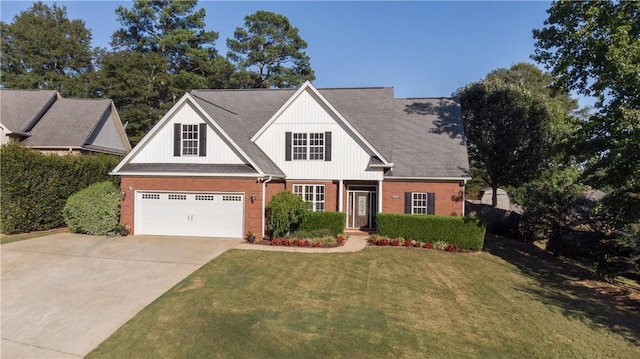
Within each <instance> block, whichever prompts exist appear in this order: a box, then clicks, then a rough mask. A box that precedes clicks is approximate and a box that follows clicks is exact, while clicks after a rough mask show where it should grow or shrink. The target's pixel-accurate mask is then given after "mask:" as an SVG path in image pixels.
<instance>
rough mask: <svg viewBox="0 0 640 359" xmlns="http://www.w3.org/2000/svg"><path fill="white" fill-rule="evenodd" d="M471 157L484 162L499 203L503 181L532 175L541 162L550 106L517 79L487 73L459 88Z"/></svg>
mask: <svg viewBox="0 0 640 359" xmlns="http://www.w3.org/2000/svg"><path fill="white" fill-rule="evenodd" d="M458 95H459V96H460V104H461V107H462V115H463V119H464V129H465V134H466V136H467V139H468V143H467V147H468V149H469V157H470V159H471V162H473V163H475V164H476V165H481V166H482V167H483V168H484V169H485V171H486V172H484V171H483V172H484V173H485V174H486V177H485V178H484V179H485V181H486V182H487V183H489V185H490V186H491V188H492V189H493V198H492V205H493V206H494V207H495V206H496V205H497V190H498V187H499V186H503V185H511V186H518V185H521V184H523V183H526V182H527V181H529V180H530V179H531V178H533V177H534V176H535V175H536V173H537V171H538V169H539V168H540V166H541V164H542V162H543V149H544V137H545V136H546V134H547V128H546V126H547V124H548V118H549V111H548V109H547V107H546V104H545V102H544V101H543V100H542V99H541V98H540V97H538V96H535V95H534V94H532V93H531V92H530V91H528V90H527V89H525V88H524V86H522V85H519V84H511V83H508V82H506V81H504V80H502V79H485V80H484V81H481V82H476V83H471V84H469V85H467V86H465V87H463V88H462V89H460V90H458Z"/></svg>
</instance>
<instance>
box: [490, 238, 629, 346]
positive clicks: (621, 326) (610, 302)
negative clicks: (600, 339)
mask: <svg viewBox="0 0 640 359" xmlns="http://www.w3.org/2000/svg"><path fill="white" fill-rule="evenodd" d="M484 249H485V250H486V251H487V252H489V253H491V254H493V255H495V256H497V257H500V258H502V259H503V260H505V261H507V262H509V263H511V264H513V265H515V266H516V267H517V268H518V269H519V270H520V271H521V272H522V273H523V274H525V275H527V276H529V277H530V278H533V279H535V280H536V281H537V282H538V284H539V286H536V287H532V288H525V289H523V290H524V291H525V292H527V293H530V294H532V295H534V296H536V297H537V298H538V299H539V300H540V301H541V302H542V303H544V304H545V305H547V306H553V307H556V308H558V309H559V310H561V311H562V313H563V314H564V315H565V316H566V317H569V318H574V319H579V320H581V321H583V322H584V323H587V325H590V326H591V327H592V328H596V329H597V328H606V329H608V330H610V331H612V332H614V333H617V334H619V335H621V336H622V337H624V338H625V339H627V340H629V341H630V342H632V343H634V344H635V345H640V294H638V293H637V292H635V291H634V290H633V289H631V288H625V287H623V286H619V285H613V284H610V283H607V282H604V281H601V280H599V279H598V278H597V277H596V276H595V275H594V274H593V273H591V272H589V271H588V270H586V269H584V268H580V267H578V266H576V265H573V264H571V263H569V262H566V261H564V260H562V259H561V258H557V257H554V256H552V255H551V254H549V253H547V252H546V251H544V250H542V249H540V248H538V247H536V246H535V245H533V244H532V243H527V242H521V241H517V240H512V239H509V238H503V237H494V236H490V235H488V236H487V238H486V239H485V248H484Z"/></svg>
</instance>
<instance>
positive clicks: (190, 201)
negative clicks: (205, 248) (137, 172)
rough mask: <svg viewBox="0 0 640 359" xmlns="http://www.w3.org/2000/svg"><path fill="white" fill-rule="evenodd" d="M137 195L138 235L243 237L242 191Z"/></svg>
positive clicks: (157, 192)
mask: <svg viewBox="0 0 640 359" xmlns="http://www.w3.org/2000/svg"><path fill="white" fill-rule="evenodd" d="M135 197H136V207H135V229H134V231H135V234H150V235H163V236H195V237H217V238H242V237H243V233H244V194H243V193H199V192H163V191H136V194H135Z"/></svg>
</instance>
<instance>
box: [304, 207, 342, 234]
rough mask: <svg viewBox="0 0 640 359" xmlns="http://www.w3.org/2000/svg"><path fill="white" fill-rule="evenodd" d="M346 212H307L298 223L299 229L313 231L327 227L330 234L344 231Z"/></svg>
mask: <svg viewBox="0 0 640 359" xmlns="http://www.w3.org/2000/svg"><path fill="white" fill-rule="evenodd" d="M345 223H347V214H346V213H344V212H307V214H305V216H304V217H303V218H302V222H301V223H300V230H303V231H314V230H318V229H324V228H328V229H329V231H330V232H331V233H330V234H331V235H332V236H337V235H338V234H340V233H342V232H344V225H345Z"/></svg>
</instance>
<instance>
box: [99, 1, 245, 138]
mask: <svg viewBox="0 0 640 359" xmlns="http://www.w3.org/2000/svg"><path fill="white" fill-rule="evenodd" d="M196 6H197V1H196V0H183V1H170V0H154V1H149V0H136V1H134V2H133V5H132V8H131V9H128V8H126V7H124V6H119V7H118V8H117V9H116V14H117V16H118V21H119V22H120V24H121V26H122V27H121V28H120V29H118V30H117V31H116V32H115V33H114V34H113V36H112V42H111V44H112V46H113V48H114V50H115V52H114V53H111V54H106V55H105V56H104V57H103V59H102V61H101V70H100V71H101V74H100V75H99V78H100V80H101V81H100V84H101V85H100V88H98V89H96V91H98V92H102V93H104V94H105V95H106V96H108V97H111V98H112V99H113V100H114V102H115V103H116V105H118V107H119V110H120V112H121V117H122V119H123V120H125V121H127V122H128V123H129V126H128V127H127V132H128V134H129V136H130V138H131V141H132V142H133V143H136V142H137V141H138V140H139V139H140V138H142V136H144V134H145V133H146V132H147V131H148V130H149V129H150V128H151V126H153V125H154V124H155V123H156V122H157V121H158V119H159V118H160V116H161V114H162V113H163V112H164V111H166V110H167V109H168V108H169V107H171V106H172V104H173V103H175V101H177V100H178V99H179V98H180V97H181V96H182V95H184V93H185V92H188V91H190V90H192V89H194V88H222V87H226V86H227V82H228V79H229V78H230V76H231V73H232V72H233V66H232V65H231V64H230V63H229V62H228V61H227V60H226V59H225V58H224V57H222V56H220V55H219V54H218V52H217V50H216V49H215V41H216V40H217V38H218V33H217V32H215V31H205V30H204V28H205V22H204V18H205V10H204V9H203V8H200V9H196ZM124 84H126V85H124Z"/></svg>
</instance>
